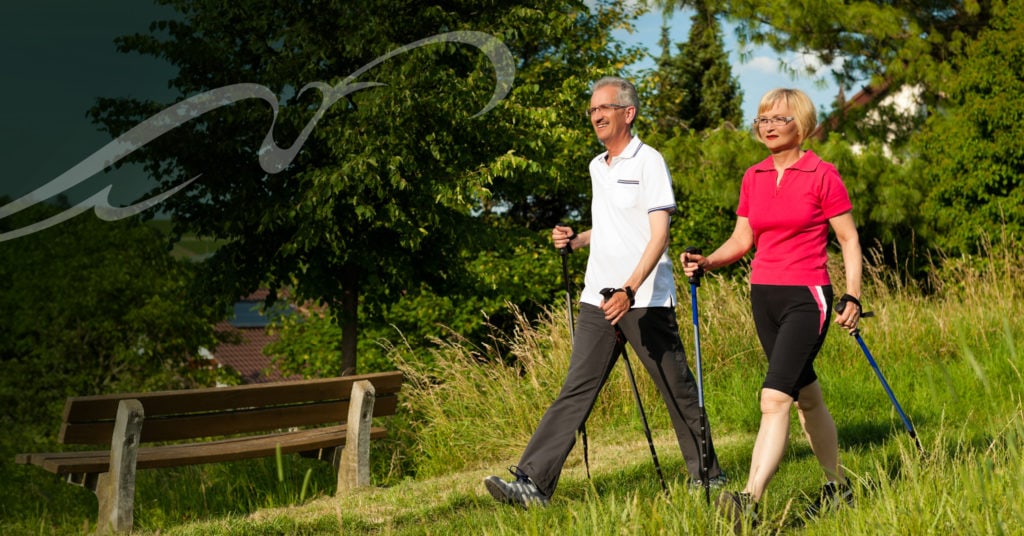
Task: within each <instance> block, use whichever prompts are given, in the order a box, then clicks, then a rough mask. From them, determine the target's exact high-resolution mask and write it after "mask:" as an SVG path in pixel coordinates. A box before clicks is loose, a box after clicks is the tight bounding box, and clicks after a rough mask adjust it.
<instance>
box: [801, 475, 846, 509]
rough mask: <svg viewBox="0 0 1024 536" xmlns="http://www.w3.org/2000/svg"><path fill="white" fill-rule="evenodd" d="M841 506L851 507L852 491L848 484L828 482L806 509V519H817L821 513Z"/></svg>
mask: <svg viewBox="0 0 1024 536" xmlns="http://www.w3.org/2000/svg"><path fill="white" fill-rule="evenodd" d="M843 505H848V506H853V490H852V489H850V486H849V485H848V484H839V483H838V482H835V481H832V480H830V481H829V482H827V483H826V484H825V485H824V486H822V487H821V493H820V494H819V495H818V498H817V500H815V501H814V502H813V503H811V504H810V505H809V506H808V507H807V511H806V512H805V514H806V516H807V517H817V516H818V515H819V514H821V513H822V512H825V511H828V510H832V509H834V508H838V507H840V506H843Z"/></svg>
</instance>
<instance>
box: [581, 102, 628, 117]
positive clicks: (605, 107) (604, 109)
mask: <svg viewBox="0 0 1024 536" xmlns="http://www.w3.org/2000/svg"><path fill="white" fill-rule="evenodd" d="M623 108H629V105H626V104H599V105H597V106H592V107H590V108H587V117H591V116H593V115H594V114H595V113H597V112H601V113H608V112H610V111H612V110H621V109H623Z"/></svg>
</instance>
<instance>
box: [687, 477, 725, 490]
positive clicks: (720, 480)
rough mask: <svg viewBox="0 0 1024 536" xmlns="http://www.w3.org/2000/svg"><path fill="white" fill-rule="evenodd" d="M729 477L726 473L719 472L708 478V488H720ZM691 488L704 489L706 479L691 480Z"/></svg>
mask: <svg viewBox="0 0 1024 536" xmlns="http://www.w3.org/2000/svg"><path fill="white" fill-rule="evenodd" d="M728 482H729V479H728V478H727V477H726V476H725V473H719V474H718V476H713V477H711V478H709V479H708V488H710V489H713V490H719V489H722V488H724V487H725V485H726V483H728ZM690 489H694V490H697V489H704V481H702V480H701V479H699V478H698V479H696V480H691V481H690Z"/></svg>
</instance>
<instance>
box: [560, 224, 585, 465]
mask: <svg viewBox="0 0 1024 536" xmlns="http://www.w3.org/2000/svg"><path fill="white" fill-rule="evenodd" d="M558 226H559V227H569V226H568V225H565V224H564V223H559V224H558ZM575 237H576V233H575V232H573V236H571V237H569V240H572V239H573V238H575ZM558 252H559V253H560V254H561V255H562V281H564V282H565V310H566V311H568V312H569V344H570V348H571V347H573V346H574V345H575V343H576V329H575V328H574V327H573V326H574V324H575V320H574V319H573V317H572V281H571V280H570V279H569V254H570V253H572V245H570V244H568V243H567V244H566V245H565V247H563V248H562V249H560V250H558ZM579 432H580V437H581V439H582V440H583V467H584V468H585V469H586V471H587V478H588V479H589V478H590V453H589V452H588V450H589V448H588V447H589V445H587V423H586V422H584V423H583V424H581V425H580V430H579Z"/></svg>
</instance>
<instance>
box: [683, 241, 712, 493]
mask: <svg viewBox="0 0 1024 536" xmlns="http://www.w3.org/2000/svg"><path fill="white" fill-rule="evenodd" d="M686 252H687V253H692V254H695V255H700V253H701V252H700V248H696V247H693V246H690V247H688V248H686ZM703 275H704V269H703V268H701V267H700V266H698V267H697V271H696V272H694V273H693V275H692V276H690V278H689V281H690V310H691V311H692V312H693V315H692V316H693V346H694V352H695V359H696V360H697V406H698V407H699V408H700V481H701V484H703V486H704V498H705V500H707V503H708V504H711V482H709V480H708V443H709V441H708V417H707V414H705V413H704V371H703V369H702V362H701V353H700V317H699V316H698V315H697V287H699V286H700V278H701V276H703Z"/></svg>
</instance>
